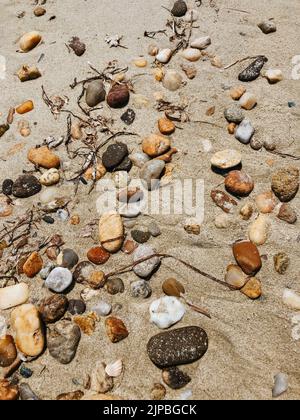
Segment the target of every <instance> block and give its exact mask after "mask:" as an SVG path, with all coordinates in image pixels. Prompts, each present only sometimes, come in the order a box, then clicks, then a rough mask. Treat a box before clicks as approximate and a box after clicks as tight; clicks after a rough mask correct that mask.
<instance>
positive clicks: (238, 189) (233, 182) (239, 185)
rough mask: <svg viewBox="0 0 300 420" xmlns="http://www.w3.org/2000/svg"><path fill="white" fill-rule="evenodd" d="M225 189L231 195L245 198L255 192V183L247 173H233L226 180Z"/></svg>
mask: <svg viewBox="0 0 300 420" xmlns="http://www.w3.org/2000/svg"><path fill="white" fill-rule="evenodd" d="M225 187H226V189H227V191H228V192H230V193H231V194H233V195H237V196H239V197H245V196H248V195H249V194H250V193H251V192H252V191H253V189H254V182H253V180H252V178H251V177H250V175H248V174H246V173H245V172H242V171H231V172H230V173H229V174H228V175H227V177H226V178H225Z"/></svg>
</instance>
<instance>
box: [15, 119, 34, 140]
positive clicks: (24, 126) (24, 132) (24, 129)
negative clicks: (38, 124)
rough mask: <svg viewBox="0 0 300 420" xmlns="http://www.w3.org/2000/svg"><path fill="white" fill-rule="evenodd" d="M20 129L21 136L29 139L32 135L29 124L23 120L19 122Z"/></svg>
mask: <svg viewBox="0 0 300 420" xmlns="http://www.w3.org/2000/svg"><path fill="white" fill-rule="evenodd" d="M18 129H19V133H20V134H21V136H22V137H28V136H30V134H31V130H30V127H29V122H28V121H25V120H22V121H19V122H18Z"/></svg>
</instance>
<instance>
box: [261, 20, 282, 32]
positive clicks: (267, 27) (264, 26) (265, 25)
mask: <svg viewBox="0 0 300 420" xmlns="http://www.w3.org/2000/svg"><path fill="white" fill-rule="evenodd" d="M257 26H258V27H259V29H260V30H261V31H262V32H263V33H264V34H266V35H267V34H271V33H272V32H276V30H277V28H276V24H275V22H274V21H273V20H266V21H264V22H261V23H259V24H258V25H257Z"/></svg>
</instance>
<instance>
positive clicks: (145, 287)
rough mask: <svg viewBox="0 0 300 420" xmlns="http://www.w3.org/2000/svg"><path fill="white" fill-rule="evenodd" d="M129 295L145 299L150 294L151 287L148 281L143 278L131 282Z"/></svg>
mask: <svg viewBox="0 0 300 420" xmlns="http://www.w3.org/2000/svg"><path fill="white" fill-rule="evenodd" d="M130 288H131V296H132V297H134V298H143V299H146V298H148V297H149V296H151V294H152V289H151V286H150V284H149V282H147V281H145V280H137V281H134V282H133V283H131V285H130Z"/></svg>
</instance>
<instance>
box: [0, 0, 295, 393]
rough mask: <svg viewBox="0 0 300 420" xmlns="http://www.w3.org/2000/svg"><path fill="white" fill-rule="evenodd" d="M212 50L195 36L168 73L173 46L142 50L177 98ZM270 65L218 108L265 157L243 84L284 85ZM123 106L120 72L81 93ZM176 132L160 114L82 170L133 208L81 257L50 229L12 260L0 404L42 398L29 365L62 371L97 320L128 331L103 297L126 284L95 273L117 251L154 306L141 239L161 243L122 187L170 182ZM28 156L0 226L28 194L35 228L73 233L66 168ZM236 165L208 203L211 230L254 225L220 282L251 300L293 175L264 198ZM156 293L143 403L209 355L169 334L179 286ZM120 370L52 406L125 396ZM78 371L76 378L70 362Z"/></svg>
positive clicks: (228, 158) (151, 258) (279, 264)
mask: <svg viewBox="0 0 300 420" xmlns="http://www.w3.org/2000/svg"><path fill="white" fill-rule="evenodd" d="M45 13H46V9H45V8H44V7H42V6H38V7H36V8H35V9H34V15H35V16H36V17H41V16H43V15H44V14H45ZM171 15H172V16H173V18H174V19H176V20H178V21H179V22H183V23H185V24H187V25H190V23H193V22H196V21H197V20H198V19H199V11H198V10H197V9H189V8H188V6H187V4H186V3H185V1H182V0H178V1H176V2H175V4H174V5H173V7H172V10H171ZM258 27H259V28H260V29H261V31H262V32H263V33H265V34H269V33H272V32H275V31H276V26H275V23H274V22H273V21H268V22H263V23H260V24H259V25H258ZM41 42H42V35H41V34H40V33H38V32H29V33H27V34H25V35H23V36H22V37H21V38H20V40H19V48H20V51H22V52H23V53H28V52H29V51H31V50H32V49H34V48H35V47H37V46H38V45H40V43H41ZM211 43H212V41H211V38H210V36H196V37H192V38H191V39H190V40H189V45H187V46H186V48H184V49H183V50H181V51H180V52H179V54H180V56H181V57H182V59H183V61H184V63H183V64H182V66H181V70H174V69H173V68H170V67H169V66H168V64H169V63H170V62H171V61H172V58H173V56H174V53H175V51H174V49H173V48H171V47H170V48H164V47H163V48H159V47H158V46H157V45H154V44H153V45H150V46H149V48H148V53H149V55H150V56H151V57H153V59H154V60H155V61H154V65H153V68H154V69H153V73H154V78H155V80H156V81H157V82H158V83H161V84H162V86H163V87H164V88H165V89H166V90H167V91H171V92H175V91H177V90H179V89H180V88H181V87H182V86H183V84H184V83H186V82H184V75H186V76H187V79H188V80H189V79H193V78H195V77H196V75H197V68H196V66H195V64H194V63H195V62H197V61H198V60H200V59H201V58H202V59H203V58H206V59H207V58H209V59H210V60H211V62H212V64H213V65H217V66H218V64H219V63H218V60H217V57H215V56H213V55H211V54H210V53H208V52H206V49H207V48H208V47H209V46H210V45H211ZM69 48H71V49H72V50H73V51H74V53H75V54H76V55H77V56H79V57H80V56H82V55H83V54H84V53H85V50H86V46H85V45H84V44H83V43H82V42H81V41H80V39H78V38H77V37H74V38H72V39H71V40H70V42H69ZM267 61H268V59H267V58H266V57H264V56H259V57H257V58H256V59H255V61H253V62H252V63H251V64H250V65H249V66H248V67H247V68H245V70H244V71H242V72H241V73H240V74H239V75H238V79H239V82H240V83H243V84H239V85H238V84H237V85H236V87H234V88H233V89H232V90H231V91H230V96H231V99H232V105H231V106H230V107H228V108H226V109H225V110H224V117H225V119H226V120H227V122H228V132H229V133H230V134H232V135H234V136H235V138H236V140H237V141H239V142H241V143H243V144H244V145H245V148H246V147H247V145H248V144H250V146H251V147H252V149H254V150H260V149H261V148H263V147H264V148H265V149H266V150H268V151H272V150H275V148H276V145H274V144H273V143H272V142H269V141H266V142H264V143H263V144H261V143H260V139H259V136H256V130H255V127H254V125H253V124H252V122H251V117H250V115H251V110H252V109H253V108H254V107H255V106H257V104H258V101H257V98H256V96H255V94H253V93H252V92H251V88H249V87H248V86H251V84H249V83H250V82H253V81H255V80H256V79H257V78H258V77H260V76H263V77H265V78H266V79H267V80H268V82H269V83H272V84H273V83H277V82H280V81H281V80H282V79H283V75H282V72H281V71H280V70H279V69H269V70H267V71H266V72H265V73H263V72H262V71H263V67H264V66H265V65H266V63H267ZM133 65H134V66H135V67H138V68H144V67H147V65H148V60H147V59H146V58H144V57H139V58H137V59H135V60H134V61H133ZM17 76H18V77H19V79H20V81H21V82H27V81H30V80H31V81H32V80H35V79H38V78H40V77H42V74H41V72H40V71H39V69H38V68H37V67H35V66H28V65H27V64H24V65H23V66H22V68H21V69H19V71H18V73H17ZM130 100H131V91H130V88H129V84H128V83H126V80H125V75H124V74H123V75H122V77H120V75H118V79H115V80H114V81H113V83H112V84H111V86H110V88H109V89H108V90H107V88H106V84H105V83H104V82H103V81H102V80H94V81H91V82H89V83H88V85H87V87H86V90H85V102H86V105H87V106H88V107H90V108H95V107H97V106H99V104H102V103H103V102H106V104H107V105H108V106H109V107H110V108H111V109H112V110H114V109H119V108H124V107H126V106H127V105H128V104H129V102H130ZM135 101H136V103H137V104H140V105H141V106H143V101H144V98H143V97H141V96H140V97H139V96H138V95H135ZM57 106H58V107H59V105H57ZM33 109H34V104H33V102H32V101H30V100H29V101H26V102H25V103H23V104H20V105H18V106H17V107H15V108H14V109H13V110H12V111H11V112H10V118H8V121H7V123H5V124H2V125H1V126H0V136H1V137H2V136H3V139H4V141H5V135H6V132H7V131H8V130H9V128H10V125H11V124H12V123H13V116H14V114H15V113H16V114H19V115H23V114H27V113H29V112H30V111H32V110H33ZM121 119H122V121H123V122H124V123H125V124H127V125H131V124H132V122H133V121H134V119H135V112H134V110H133V109H131V108H128V109H127V110H126V112H124V113H123V114H122V117H121ZM176 129H177V128H176V124H175V121H174V120H173V119H172V118H171V119H170V118H168V116H167V115H165V116H164V117H161V118H159V119H158V123H157V133H152V134H150V135H149V136H147V137H145V138H144V139H143V140H142V142H141V144H140V146H139V147H140V150H138V151H135V152H132V151H130V150H129V148H128V146H127V144H126V143H125V142H122V141H117V142H115V143H113V144H111V145H109V146H107V147H106V149H105V151H104V152H103V154H102V158H101V161H100V160H99V161H98V162H97V163H96V167H94V166H92V165H89V167H87V168H86V170H85V171H84V173H83V176H82V178H83V180H84V181H85V182H90V181H98V180H100V179H102V178H104V177H109V178H112V179H113V180H114V182H115V185H116V187H117V188H118V197H117V198H118V201H119V202H121V203H122V202H123V203H126V204H127V203H128V202H130V203H131V204H132V206H130V210H128V206H126V211H124V213H122V212H121V214H119V213H116V212H114V211H112V212H106V213H103V214H102V215H101V217H100V220H99V222H98V234H97V242H98V243H97V244H94V246H91V248H90V249H87V250H86V252H85V257H84V259H81V258H80V256H79V255H78V254H77V253H76V252H75V251H74V249H73V248H71V245H72V244H64V241H63V236H62V235H60V234H58V233H57V232H55V234H53V235H52V237H51V238H50V240H49V242H48V245H47V249H46V251H45V253H43V254H42V252H40V250H39V249H38V250H35V251H33V252H30V253H25V254H24V255H23V256H22V258H20V260H19V261H17V265H16V271H15V273H14V278H16V277H15V276H17V281H16V282H15V284H8V285H5V286H4V287H2V288H1V289H0V311H1V312H0V314H1V315H0V366H1V367H2V368H3V379H1V380H0V400H15V399H18V398H21V399H31V400H32V399H33V400H36V399H39V398H40V397H39V396H38V395H36V393H35V391H34V390H31V389H30V387H29V385H28V384H26V381H24V380H25V379H26V378H29V377H30V376H31V375H32V374H33V372H32V370H31V369H30V362H31V361H33V360H35V359H36V358H38V357H39V356H41V355H42V354H43V353H44V352H45V350H46V351H47V352H48V353H49V355H50V357H52V358H54V359H55V360H56V362H57V366H58V367H59V364H63V365H65V364H69V363H71V362H72V361H73V360H74V358H75V356H76V352H77V349H78V347H79V346H80V341H81V338H82V335H88V336H91V335H93V334H94V333H95V330H96V326H97V323H99V322H102V319H104V321H103V322H104V324H105V330H106V335H107V339H108V340H109V341H110V342H111V345H115V344H116V343H119V342H120V341H122V340H126V339H127V337H128V336H129V335H130V334H132V333H133V331H129V328H128V326H127V325H126V320H123V319H120V318H119V317H118V315H117V312H118V311H117V310H116V308H115V307H114V306H113V305H112V304H111V303H109V301H110V300H109V299H106V296H108V295H111V296H115V295H120V294H122V293H123V292H124V290H125V289H127V285H125V284H124V282H123V280H122V278H120V274H116V275H112V276H108V275H107V274H108V273H107V270H106V269H105V268H104V269H103V270H102V269H101V268H102V267H103V266H105V264H106V263H107V262H108V261H109V260H110V258H111V257H112V255H113V254H117V253H121V252H123V253H124V254H127V255H129V256H130V257H129V258H131V263H132V270H133V273H134V275H135V280H134V281H132V282H131V284H130V294H131V299H149V298H150V297H151V295H152V289H151V281H150V280H151V276H152V275H153V274H154V273H155V272H156V271H157V270H159V267H160V264H161V258H160V257H159V255H158V254H157V252H156V250H155V249H154V248H153V247H152V246H151V245H149V243H148V242H149V241H151V238H153V237H159V236H160V235H161V233H162V232H161V228H160V227H159V226H158V225H157V223H156V222H152V223H151V224H148V226H147V227H145V226H144V227H140V228H134V229H131V226H134V223H133V225H131V223H130V221H131V220H132V219H133V220H134V219H135V218H137V217H138V216H139V214H140V213H141V208H140V206H139V203H140V201H141V199H142V194H143V193H142V191H141V190H140V189H138V188H136V187H134V186H131V185H130V174H129V172H130V171H131V170H132V168H135V169H138V171H139V176H140V178H141V179H142V180H143V182H144V186H145V188H146V189H147V190H149V191H152V190H155V189H157V188H159V186H160V182H161V183H163V182H164V181H165V182H169V181H170V179H172V171H173V169H174V166H173V165H172V163H171V161H172V158H173V155H175V154H176V153H178V150H177V148H176V147H175V145H174V144H173V143H174V139H173V137H171V136H172V134H174V133H175V132H176ZM19 131H20V134H21V135H22V136H23V137H27V136H30V125H29V123H27V122H24V121H23V122H22V124H19ZM82 131H83V127H81V126H80V124H76V123H74V124H73V125H72V127H71V135H72V139H73V141H78V140H80V139H81V138H82V135H83V134H82ZM27 159H28V161H29V162H30V163H32V164H33V165H34V167H35V168H39V172H37V173H35V172H34V171H33V172H32V173H25V174H24V173H23V174H20V175H19V176H18V177H16V178H15V179H13V180H12V179H5V180H3V184H2V195H1V197H0V217H1V218H10V217H12V214H13V210H14V209H13V204H14V201H15V200H22V203H26V199H28V198H29V197H32V196H35V195H39V196H38V197H39V205H40V209H41V210H42V211H43V212H44V213H45V214H44V216H43V218H42V220H43V221H44V222H45V223H48V224H53V223H55V216H56V217H58V218H59V219H60V220H61V221H63V222H65V223H66V222H69V223H70V225H71V226H74V225H78V224H80V223H81V219H80V215H78V214H73V215H70V214H69V211H68V210H67V209H68V200H67V199H65V194H64V192H63V194H62V195H61V194H60V193H61V192H62V189H63V188H64V187H63V183H64V173H63V167H64V162H63V161H62V159H61V158H60V156H59V154H58V153H57V152H56V151H54V150H53V148H51V147H50V146H49V144H44V145H42V146H38V147H35V148H32V149H30V150H29V152H28V155H27ZM242 160H243V156H242V154H241V153H240V152H238V151H237V150H235V149H228V148H227V149H224V150H220V151H218V152H216V153H215V154H213V156H211V170H212V171H214V172H216V173H218V174H219V175H220V185H219V187H218V188H216V189H213V190H212V191H211V194H210V195H211V199H212V200H213V202H214V203H215V205H216V206H218V207H219V208H220V209H221V210H222V213H220V214H219V215H218V216H217V217H216V219H215V225H216V227H217V228H219V229H228V228H230V226H231V224H232V223H233V220H235V219H236V218H239V219H240V221H241V222H243V221H244V222H249V223H250V224H249V229H248V237H245V238H243V239H242V240H240V239H239V240H238V241H237V242H235V243H234V244H233V245H232V255H233V258H234V260H235V263H233V262H232V261H231V262H230V261H228V267H227V269H226V268H225V269H224V276H225V282H226V283H227V285H228V287H229V288H232V289H234V290H237V291H240V292H241V293H242V294H243V295H244V296H246V297H247V298H249V299H252V300H255V299H258V298H260V297H261V295H262V293H263V279H262V278H260V277H259V272H260V270H261V268H262V266H263V258H262V256H261V253H260V249H259V248H260V247H261V246H262V245H264V244H265V243H266V242H267V241H268V238H269V235H270V229H271V220H274V219H276V220H277V223H287V224H292V225H293V224H295V223H296V222H297V212H296V209H295V208H294V207H293V206H292V204H291V202H292V200H293V199H294V198H295V196H296V195H297V193H298V189H299V169H298V168H297V166H296V165H289V164H285V165H283V166H282V168H281V169H279V170H276V171H274V173H273V175H272V179H271V180H270V187H269V189H268V190H267V191H265V192H263V193H260V194H257V193H255V192H254V191H255V181H254V179H255V174H249V173H247V172H246V170H245V169H244V168H243V162H242ZM221 185H223V187H221ZM25 205H26V204H25ZM273 225H274V223H273ZM130 229H131V230H130ZM186 230H187V232H188V233H189V234H197V235H198V234H199V233H200V232H201V226H196V225H192V226H187V227H186ZM129 231H130V232H129ZM62 234H63V232H62ZM24 245H26V244H24ZM20 246H21V245H20ZM6 248H7V247H6V244H5V241H2V242H1V248H0V252H1V256H2V257H3V258H6V257H7V255H8V253H9V252H10V249H6ZM289 263H290V260H289V257H288V255H287V254H285V253H284V252H280V253H278V254H277V255H275V256H274V269H275V270H276V272H278V273H279V274H281V275H283V274H285V273H286V272H287V270H288V269H289ZM3 275H4V276H5V275H7V273H3ZM41 282H42V284H43V288H44V289H45V290H47V296H46V297H45V298H43V299H41V300H40V301H38V302H36V301H34V300H33V299H31V290H32V288H35V287H40V285H41ZM75 285H76V287H78V286H79V287H80V298H77V299H72V298H70V297H69V296H70V295H71V293H72V289H73V288H74V287H75ZM100 289H101V295H100V294H99V291H100ZM162 291H163V292H164V294H163V296H162V297H160V298H158V299H154V300H152V302H151V304H150V305H149V320H150V322H151V323H153V324H154V325H155V326H156V327H157V329H158V331H159V330H162V331H161V332H159V333H157V334H156V335H154V336H152V337H151V338H150V339H149V341H148V343H145V347H144V349H141V351H144V352H147V354H148V357H149V359H150V360H151V361H152V362H153V364H154V365H155V366H156V367H157V368H158V369H160V370H161V383H156V384H154V385H153V389H152V390H151V395H149V396H151V398H153V399H163V398H164V397H165V396H166V395H167V389H166V387H167V388H171V389H173V390H177V389H181V388H183V387H185V386H187V385H188V384H189V383H190V382H191V380H192V378H191V377H190V376H189V375H188V374H187V373H185V371H184V368H182V366H183V365H186V364H191V363H195V362H197V361H199V360H200V359H201V358H202V357H203V356H204V355H205V354H206V352H207V351H209V339H208V334H207V332H206V331H205V330H204V329H202V328H201V327H199V326H195V325H191V326H186V327H181V328H178V327H176V328H175V329H170V327H172V326H174V325H176V324H178V323H179V322H180V321H181V320H182V319H183V318H184V316H185V313H186V311H187V310H191V309H190V307H191V305H190V306H189V305H188V304H187V301H186V299H185V298H184V297H183V296H184V293H185V290H184V287H183V285H182V284H181V283H180V282H178V281H177V280H176V279H168V280H167V281H166V282H164V284H163V287H162ZM100 296H101V299H99V297H100ZM95 298H96V301H95ZM93 299H94V300H93ZM91 300H93V302H95V303H94V304H93V305H90V301H91ZM283 302H284V304H286V305H287V306H289V307H290V308H291V309H293V310H300V295H299V294H297V292H296V291H293V290H290V289H285V290H283ZM87 308H89V309H87ZM2 314H3V315H4V317H3V316H2ZM200 316H201V315H199V317H200ZM200 322H201V319H199V323H200ZM108 358H109V355H108ZM125 368H126V366H124V363H123V361H122V360H121V358H120V359H119V360H116V361H113V362H111V363H109V364H106V363H105V362H104V361H102V360H101V361H98V362H97V363H96V365H95V367H94V369H93V371H92V372H91V374H90V375H89V378H88V380H87V383H86V384H84V387H83V388H84V390H82V389H80V390H77V391H73V392H66V393H65V394H61V395H59V396H57V399H60V400H67V399H75V400H76V399H99V400H100V399H121V398H122V387H120V388H119V389H118V394H120V396H119V395H116V394H115V393H114V391H113V390H114V386H115V382H116V381H119V382H120V380H121V377H122V374H123V372H124V369H125ZM74 369H75V370H76V364H74ZM15 372H17V373H15ZM20 378H21V379H20ZM117 378H119V379H117ZM286 382H287V378H286V377H285V376H284V375H283V374H281V375H280V376H278V377H277V378H276V380H275V388H274V390H273V396H278V395H280V394H281V393H282V392H284V391H286ZM278 389H280V391H278Z"/></svg>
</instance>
